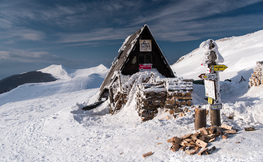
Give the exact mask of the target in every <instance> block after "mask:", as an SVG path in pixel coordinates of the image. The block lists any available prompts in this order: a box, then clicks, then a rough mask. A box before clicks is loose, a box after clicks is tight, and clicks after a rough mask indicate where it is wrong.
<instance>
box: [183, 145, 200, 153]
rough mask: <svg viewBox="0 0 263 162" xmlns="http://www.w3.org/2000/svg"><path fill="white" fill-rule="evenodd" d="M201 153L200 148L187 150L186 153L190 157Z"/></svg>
mask: <svg viewBox="0 0 263 162" xmlns="http://www.w3.org/2000/svg"><path fill="white" fill-rule="evenodd" d="M198 151H199V147H195V148H194V150H185V152H186V153H187V154H189V155H193V154H195V153H197V152H198Z"/></svg>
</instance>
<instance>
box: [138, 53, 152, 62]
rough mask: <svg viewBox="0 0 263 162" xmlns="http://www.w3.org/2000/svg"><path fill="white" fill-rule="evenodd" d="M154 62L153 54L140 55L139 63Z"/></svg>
mask: <svg viewBox="0 0 263 162" xmlns="http://www.w3.org/2000/svg"><path fill="white" fill-rule="evenodd" d="M150 63H152V55H151V54H140V55H139V64H150Z"/></svg>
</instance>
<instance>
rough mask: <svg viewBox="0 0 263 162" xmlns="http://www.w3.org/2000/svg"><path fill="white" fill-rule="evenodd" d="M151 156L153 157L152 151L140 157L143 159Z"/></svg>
mask: <svg viewBox="0 0 263 162" xmlns="http://www.w3.org/2000/svg"><path fill="white" fill-rule="evenodd" d="M151 155H153V152H152V151H150V152H147V153H146V154H143V155H142V156H143V157H144V158H145V157H147V156H151Z"/></svg>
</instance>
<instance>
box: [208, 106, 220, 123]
mask: <svg viewBox="0 0 263 162" xmlns="http://www.w3.org/2000/svg"><path fill="white" fill-rule="evenodd" d="M210 121H211V125H212V126H214V125H216V126H221V119H220V110H212V109H211V105H210Z"/></svg>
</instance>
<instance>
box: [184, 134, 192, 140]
mask: <svg viewBox="0 0 263 162" xmlns="http://www.w3.org/2000/svg"><path fill="white" fill-rule="evenodd" d="M192 135H193V133H190V134H187V135H185V136H183V137H182V139H187V138H191V136H192Z"/></svg>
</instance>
